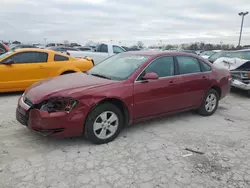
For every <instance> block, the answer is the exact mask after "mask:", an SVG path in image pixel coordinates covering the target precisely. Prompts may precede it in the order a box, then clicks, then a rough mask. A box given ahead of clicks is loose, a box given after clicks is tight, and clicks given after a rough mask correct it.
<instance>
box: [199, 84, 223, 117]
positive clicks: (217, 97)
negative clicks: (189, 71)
mask: <svg viewBox="0 0 250 188" xmlns="http://www.w3.org/2000/svg"><path fill="white" fill-rule="evenodd" d="M210 94H214V95H215V96H216V106H215V108H214V110H213V111H212V112H208V111H207V110H206V99H207V97H208V96H209V95H210ZM218 104H219V94H218V92H217V91H216V90H214V89H210V90H209V91H208V92H207V93H206V94H205V96H204V99H203V102H202V104H201V106H200V108H199V110H198V111H199V113H200V114H201V115H203V116H211V115H213V114H214V113H215V111H216V110H217V108H218Z"/></svg>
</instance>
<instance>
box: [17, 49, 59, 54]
mask: <svg viewBox="0 0 250 188" xmlns="http://www.w3.org/2000/svg"><path fill="white" fill-rule="evenodd" d="M14 51H15V52H27V51H29V52H46V53H49V52H53V53H55V52H54V51H53V50H49V49H40V48H21V49H16V50H14Z"/></svg>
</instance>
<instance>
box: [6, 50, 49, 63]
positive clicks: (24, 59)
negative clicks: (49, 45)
mask: <svg viewBox="0 0 250 188" xmlns="http://www.w3.org/2000/svg"><path fill="white" fill-rule="evenodd" d="M8 59H13V60H14V62H15V64H19V63H45V62H47V60H48V54H47V53H44V52H20V53H17V54H14V55H12V56H10V57H9V58H7V59H6V60H8ZM6 60H5V61H6Z"/></svg>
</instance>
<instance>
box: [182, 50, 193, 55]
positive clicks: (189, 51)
mask: <svg viewBox="0 0 250 188" xmlns="http://www.w3.org/2000/svg"><path fill="white" fill-rule="evenodd" d="M178 51H179V52H185V53H191V54H196V55H197V53H196V51H195V50H178Z"/></svg>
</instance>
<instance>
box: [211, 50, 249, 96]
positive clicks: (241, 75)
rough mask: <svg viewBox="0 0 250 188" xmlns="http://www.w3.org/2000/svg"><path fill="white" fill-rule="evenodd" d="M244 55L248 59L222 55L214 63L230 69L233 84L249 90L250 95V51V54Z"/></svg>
mask: <svg viewBox="0 0 250 188" xmlns="http://www.w3.org/2000/svg"><path fill="white" fill-rule="evenodd" d="M240 53H241V52H240ZM244 55H245V57H246V58H247V59H243V58H238V57H236V58H226V57H221V58H219V59H217V60H216V61H215V62H214V65H216V66H221V67H225V68H226V69H228V70H229V71H230V72H231V78H232V79H231V86H232V87H236V88H239V89H242V90H245V91H247V92H248V96H249V97H250V51H249V56H246V54H244Z"/></svg>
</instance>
